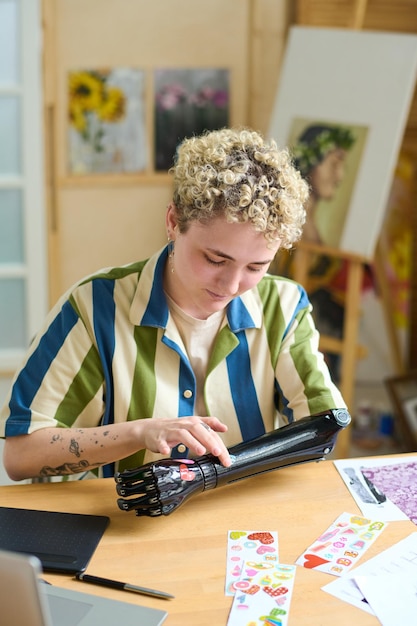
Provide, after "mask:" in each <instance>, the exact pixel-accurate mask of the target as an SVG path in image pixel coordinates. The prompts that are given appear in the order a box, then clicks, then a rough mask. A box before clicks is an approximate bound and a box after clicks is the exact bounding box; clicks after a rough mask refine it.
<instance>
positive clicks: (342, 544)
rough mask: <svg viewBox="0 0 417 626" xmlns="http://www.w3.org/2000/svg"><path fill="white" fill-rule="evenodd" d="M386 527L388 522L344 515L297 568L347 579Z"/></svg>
mask: <svg viewBox="0 0 417 626" xmlns="http://www.w3.org/2000/svg"><path fill="white" fill-rule="evenodd" d="M385 527H386V523H385V522H380V521H375V520H370V519H368V518H366V517H360V516H359V515H352V514H351V513H342V515H340V516H339V517H338V518H337V519H336V520H335V522H333V524H332V525H331V526H330V527H329V528H328V529H327V530H326V531H325V532H324V533H323V534H322V535H321V536H320V537H318V539H316V541H315V542H314V543H313V544H311V546H309V547H308V548H307V550H306V551H305V552H304V553H303V554H302V555H301V556H300V557H299V558H298V559H297V561H296V564H297V565H302V566H303V567H307V568H310V569H317V570H320V571H321V572H326V573H327V574H333V575H334V576H343V575H344V574H345V573H346V572H348V571H349V570H350V569H351V568H352V567H353V566H354V565H356V563H357V562H358V560H359V559H360V557H361V556H362V554H364V553H365V552H366V550H367V549H368V548H369V547H370V546H371V545H372V544H373V542H374V541H375V540H376V539H377V538H378V537H379V535H380V534H381V532H382V531H383V529H384V528H385Z"/></svg>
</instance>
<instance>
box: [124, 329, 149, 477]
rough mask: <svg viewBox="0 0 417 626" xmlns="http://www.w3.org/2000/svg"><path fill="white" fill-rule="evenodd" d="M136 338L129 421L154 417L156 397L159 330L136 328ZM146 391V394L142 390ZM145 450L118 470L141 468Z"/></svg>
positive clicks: (126, 461) (132, 456)
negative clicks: (156, 358) (156, 356)
mask: <svg viewBox="0 0 417 626" xmlns="http://www.w3.org/2000/svg"><path fill="white" fill-rule="evenodd" d="M134 337H135V342H136V345H137V346H138V350H137V352H136V363H135V372H134V375H133V381H132V393H131V401H130V406H129V411H128V415H127V419H128V420H131V421H133V420H138V419H144V418H147V417H152V415H153V408H154V405H155V397H156V377H155V355H156V345H157V340H158V329H157V328H151V327H148V326H136V327H135V331H134ZM144 389H146V393H143V391H142V390H144ZM144 457H145V450H139V451H138V452H136V453H135V454H132V455H130V456H129V457H126V458H125V459H122V460H121V461H120V462H119V465H118V469H119V471H123V470H125V469H129V468H134V467H139V466H140V465H142V464H143V460H144Z"/></svg>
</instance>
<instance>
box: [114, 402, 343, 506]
mask: <svg viewBox="0 0 417 626" xmlns="http://www.w3.org/2000/svg"><path fill="white" fill-rule="evenodd" d="M349 423H350V415H349V413H348V412H347V411H346V409H332V410H330V411H327V412H325V413H320V414H318V415H311V416H308V417H304V418H303V419H300V420H298V421H296V422H292V423H291V424H287V425H286V426H283V427H282V428H278V429H276V430H273V431H272V432H270V433H266V434H264V435H262V436H261V437H258V438H256V439H252V440H251V441H245V442H242V443H239V444H238V445H236V446H233V447H232V448H230V449H229V452H230V456H231V459H232V464H231V466H230V467H224V466H223V465H221V463H220V462H219V460H218V459H217V457H215V456H213V455H211V454H206V455H204V456H200V457H197V458H196V459H163V460H161V461H155V462H153V463H147V464H146V465H142V466H141V467H138V468H135V469H132V470H126V471H123V472H119V473H118V474H116V475H115V481H116V483H117V486H116V489H117V493H118V494H119V495H120V496H123V497H122V498H119V499H118V501H117V503H118V505H119V508H120V509H122V510H123V511H130V510H132V509H135V510H136V515H148V516H151V517H156V516H159V515H169V514H170V513H172V512H173V511H174V510H175V509H177V508H178V507H179V506H181V504H183V502H184V501H185V500H187V499H188V498H190V496H192V495H195V494H197V493H200V492H201V491H205V490H207V489H215V488H216V487H221V486H222V485H228V484H230V483H233V482H236V481H238V480H242V479H243V478H250V477H251V476H256V475H257V474H262V473H265V472H269V471H271V470H275V469H278V468H280V467H286V466H288V465H295V464H297V463H303V462H306V461H321V460H323V459H324V458H325V456H326V455H327V454H329V453H330V452H331V451H332V450H333V448H334V445H335V443H336V438H337V434H338V432H339V431H340V430H342V429H343V428H345V427H346V426H348V424H349ZM130 496H138V497H134V498H130Z"/></svg>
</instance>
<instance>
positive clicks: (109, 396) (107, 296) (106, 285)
mask: <svg viewBox="0 0 417 626" xmlns="http://www.w3.org/2000/svg"><path fill="white" fill-rule="evenodd" d="M92 289H93V322H94V334H95V336H96V340H97V347H98V351H99V354H100V360H101V365H102V367H103V373H104V380H105V384H106V403H105V409H104V415H103V417H102V420H101V423H102V424H103V425H106V424H113V423H114V381H113V370H112V363H113V355H114V350H115V345H116V337H115V329H114V320H115V312H116V305H115V302H114V298H113V292H114V281H113V280H105V279H95V280H93V281H92ZM114 472H115V468H114V463H110V464H108V465H105V466H103V476H104V477H106V478H109V477H111V476H114Z"/></svg>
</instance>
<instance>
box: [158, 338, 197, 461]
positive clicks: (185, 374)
mask: <svg viewBox="0 0 417 626" xmlns="http://www.w3.org/2000/svg"><path fill="white" fill-rule="evenodd" d="M162 341H163V343H165V344H166V345H167V346H169V347H170V348H171V349H172V350H175V352H176V353H177V354H178V355H179V357H180V370H179V374H178V376H179V381H178V417H187V416H189V415H194V402H195V397H196V392H197V389H196V380H195V376H194V372H193V370H192V369H191V366H190V362H189V360H188V359H187V357H186V355H185V354H184V352H183V351H182V350H181V349H180V348H179V346H178V345H177V344H176V343H175V342H174V341H172V340H171V339H168V338H167V337H166V336H164V337H163V338H162ZM186 389H190V391H191V392H192V395H191V397H190V398H185V397H184V391H185V390H186ZM187 456H188V448H186V449H185V451H184V450H183V451H182V452H179V451H178V446H175V447H174V448H172V450H171V458H172V459H184V458H186V457H187Z"/></svg>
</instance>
